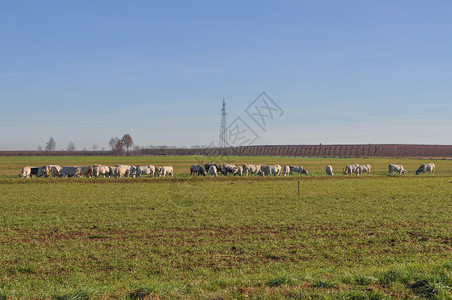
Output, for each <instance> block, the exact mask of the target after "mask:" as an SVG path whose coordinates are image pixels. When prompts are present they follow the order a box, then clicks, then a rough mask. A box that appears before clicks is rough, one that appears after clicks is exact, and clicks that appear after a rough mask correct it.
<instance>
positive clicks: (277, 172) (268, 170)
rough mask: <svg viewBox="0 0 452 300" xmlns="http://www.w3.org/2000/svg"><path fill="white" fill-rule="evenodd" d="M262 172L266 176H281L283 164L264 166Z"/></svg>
mask: <svg viewBox="0 0 452 300" xmlns="http://www.w3.org/2000/svg"><path fill="white" fill-rule="evenodd" d="M261 170H262V173H263V175H265V176H268V175H274V176H281V166H280V165H271V166H262V167H261Z"/></svg>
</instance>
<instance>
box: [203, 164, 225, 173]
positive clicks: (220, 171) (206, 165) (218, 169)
mask: <svg viewBox="0 0 452 300" xmlns="http://www.w3.org/2000/svg"><path fill="white" fill-rule="evenodd" d="M210 166H215V168H216V169H217V172H218V173H223V170H222V169H221V166H220V165H219V164H204V170H206V172H208V171H209V168H210Z"/></svg>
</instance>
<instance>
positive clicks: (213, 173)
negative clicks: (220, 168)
mask: <svg viewBox="0 0 452 300" xmlns="http://www.w3.org/2000/svg"><path fill="white" fill-rule="evenodd" d="M209 175H210V176H215V177H216V176H217V167H216V166H215V164H211V165H210V167H209Z"/></svg>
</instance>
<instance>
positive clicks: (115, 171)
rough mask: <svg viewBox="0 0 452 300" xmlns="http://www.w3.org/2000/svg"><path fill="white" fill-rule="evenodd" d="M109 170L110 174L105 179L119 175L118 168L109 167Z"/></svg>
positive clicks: (106, 174)
mask: <svg viewBox="0 0 452 300" xmlns="http://www.w3.org/2000/svg"><path fill="white" fill-rule="evenodd" d="M107 168H108V172H107V173H105V176H104V178H105V177H115V176H116V174H117V173H118V167H107Z"/></svg>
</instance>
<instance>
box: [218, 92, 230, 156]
mask: <svg viewBox="0 0 452 300" xmlns="http://www.w3.org/2000/svg"><path fill="white" fill-rule="evenodd" d="M226 115H227V113H226V101H224V98H223V105H222V107H221V126H220V142H219V150H220V154H225V152H226V147H227V145H228V142H227V132H226Z"/></svg>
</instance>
